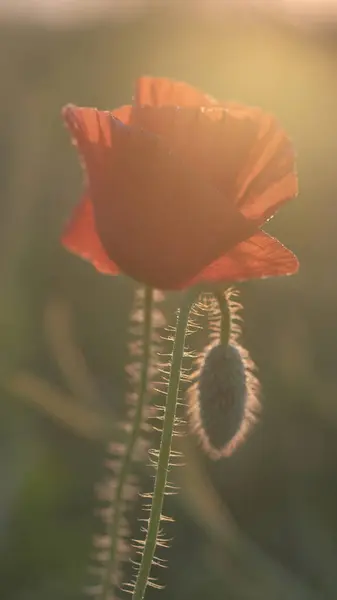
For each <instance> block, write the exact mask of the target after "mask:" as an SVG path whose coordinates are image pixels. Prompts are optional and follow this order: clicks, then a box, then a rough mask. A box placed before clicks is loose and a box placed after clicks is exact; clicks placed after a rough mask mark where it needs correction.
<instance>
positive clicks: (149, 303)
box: [101, 286, 153, 600]
mask: <svg viewBox="0 0 337 600" xmlns="http://www.w3.org/2000/svg"><path fill="white" fill-rule="evenodd" d="M152 308H153V291H152V288H150V287H148V286H146V287H145V298H144V330H143V360H142V370H141V376H140V385H139V395H138V399H137V405H136V411H135V415H134V419H133V423H132V430H131V433H130V436H129V439H128V442H127V446H126V452H125V455H124V456H123V458H122V461H123V462H122V466H121V471H120V474H119V477H118V484H117V488H116V494H115V497H114V517H113V519H112V520H111V523H110V524H109V529H108V532H107V534H108V536H109V538H110V539H111V547H110V556H109V561H108V563H107V566H106V570H105V575H104V580H103V588H102V593H101V599H102V600H107V598H108V597H110V596H109V593H110V588H111V575H112V573H113V571H114V568H115V567H116V566H117V554H118V541H119V529H120V527H119V526H120V520H121V516H122V497H123V491H124V486H125V484H126V479H127V476H128V474H129V472H130V467H131V463H132V459H133V451H134V448H135V444H136V442H137V439H138V437H139V434H140V429H141V426H142V420H143V410H144V407H145V405H146V400H147V391H148V372H149V365H150V356H151V333H152Z"/></svg>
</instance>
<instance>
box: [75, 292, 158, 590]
mask: <svg viewBox="0 0 337 600" xmlns="http://www.w3.org/2000/svg"><path fill="white" fill-rule="evenodd" d="M163 298H164V296H163V294H161V292H158V291H154V290H152V289H151V288H149V287H145V289H143V288H142V289H138V290H136V294H135V301H134V306H133V309H132V311H131V315H130V336H131V339H130V343H129V352H130V356H131V358H132V359H133V361H132V363H131V364H130V365H128V366H127V367H126V372H127V375H128V380H129V389H130V392H129V393H128V394H127V398H126V400H127V406H128V410H127V417H126V421H125V423H124V424H122V423H119V425H118V428H119V430H122V433H123V437H124V439H123V441H122V442H121V443H110V444H109V447H108V452H107V454H108V456H107V460H106V463H105V467H106V477H105V480H104V481H103V482H102V484H100V485H99V486H97V496H98V499H99V501H100V508H99V509H98V511H97V513H98V515H99V516H100V518H101V522H102V525H103V526H104V533H102V534H100V535H96V536H95V537H94V549H95V552H94V556H93V563H95V564H93V565H92V566H91V568H90V573H91V575H92V576H93V577H94V578H95V581H96V583H95V585H94V586H90V587H88V588H87V592H88V593H89V594H90V595H91V596H92V597H94V598H95V599H96V600H112V599H113V598H116V597H117V596H116V593H118V590H119V589H120V586H121V583H122V565H123V563H124V562H125V561H126V560H127V559H129V558H130V554H131V550H132V547H131V544H130V542H129V540H130V537H131V535H130V530H129V526H128V520H127V515H128V513H129V511H130V510H131V508H132V506H133V504H134V502H135V500H136V499H137V497H138V489H139V485H138V480H137V477H136V475H135V474H134V473H133V467H134V465H135V463H136V462H139V461H144V462H145V461H146V458H147V451H148V448H149V441H148V439H147V437H146V433H147V429H148V427H147V419H148V416H149V413H150V412H151V406H150V403H149V394H150V392H151V390H152V389H153V378H154V375H155V373H156V364H157V362H158V358H157V355H158V353H159V350H160V344H161V338H160V335H159V333H158V329H159V328H160V329H161V328H162V327H163V326H164V324H165V318H164V315H163V313H162V312H161V310H160V308H159V305H160V302H161V301H162V300H163Z"/></svg>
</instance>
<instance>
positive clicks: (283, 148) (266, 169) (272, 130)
mask: <svg viewBox="0 0 337 600" xmlns="http://www.w3.org/2000/svg"><path fill="white" fill-rule="evenodd" d="M226 106H227V108H228V111H229V113H230V114H231V115H232V117H233V118H236V119H237V120H241V121H245V120H247V118H248V119H249V120H250V121H251V122H255V123H256V124H258V128H257V135H256V137H255V139H253V140H251V149H250V153H249V155H248V156H247V159H246V161H245V162H244V163H242V167H241V170H240V174H239V180H238V191H237V198H238V206H239V207H240V208H241V210H242V212H243V214H244V215H245V216H246V217H247V218H248V219H254V220H257V221H259V223H260V224H262V223H263V222H264V221H266V220H267V219H268V218H269V217H270V216H272V215H273V214H274V213H275V212H276V210H277V209H278V208H279V207H280V206H281V205H282V204H284V203H285V202H286V201H287V200H290V199H292V198H295V197H296V196H297V194H298V181H297V174H296V171H295V155H294V149H293V146H292V143H291V141H290V139H289V138H288V137H287V135H286V133H285V131H284V130H283V129H282V127H281V126H280V124H279V123H278V121H277V119H276V118H275V117H273V116H272V115H270V114H267V113H265V112H263V111H262V110H261V109H260V108H255V107H247V106H243V105H240V104H236V103H227V104H226Z"/></svg>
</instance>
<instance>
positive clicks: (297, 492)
mask: <svg viewBox="0 0 337 600" xmlns="http://www.w3.org/2000/svg"><path fill="white" fill-rule="evenodd" d="M1 27H2V29H1V31H0V74H1V81H2V83H3V84H2V91H1V98H0V128H1V132H0V175H1V177H0V191H1V200H2V201H1V205H0V214H1V220H0V229H1V235H0V249H1V252H0V282H1V285H0V331H1V335H0V355H1V361H0V389H1V396H0V411H1V420H0V432H1V437H0V440H1V442H0V443H1V448H2V452H1V455H0V465H1V494H0V533H1V535H0V555H1V560H0V581H1V591H2V597H3V598H5V599H6V600H33V599H34V600H39V599H41V600H42V599H45V598H48V600H54V598H55V600H56V599H57V600H68V599H69V600H70V599H71V600H75V599H76V598H80V597H81V593H80V588H81V585H82V581H83V577H84V573H85V568H86V563H87V557H88V555H89V551H90V535H91V531H92V528H93V518H92V514H93V505H94V498H93V485H94V482H95V481H97V480H98V479H99V476H100V472H101V465H102V461H103V455H104V440H105V439H106V436H107V435H108V434H109V431H110V429H111V428H112V427H113V426H114V424H115V423H116V421H117V420H118V418H119V416H120V415H121V414H122V413H123V396H124V387H125V382H124V373H123V366H124V364H125V361H126V337H125V333H126V324H127V316H128V311H129V308H130V305H131V299H132V291H133V286H132V284H131V283H130V282H129V281H128V280H126V279H124V278H118V279H116V278H115V279H113V278H108V277H103V276H100V275H98V274H97V273H95V271H94V270H93V269H92V267H90V266H89V265H87V264H86V263H84V262H81V261H79V260H78V259H77V258H76V257H73V256H69V255H67V254H66V252H65V251H64V250H63V249H62V248H61V247H60V244H59V235H60V232H61V230H62V226H63V223H64V221H65V219H66V218H67V215H68V214H69V211H70V209H71V207H72V206H73V205H74V204H75V202H76V201H77V198H78V196H79V193H80V189H81V178H82V174H81V172H80V168H79V166H78V162H77V157H76V154H75V151H74V149H73V148H72V147H71V145H70V143H69V139H68V135H67V133H66V132H65V131H64V128H63V126H62V123H61V120H60V110H61V107H62V105H63V104H65V103H67V102H74V103H78V104H80V105H93V106H98V107H100V108H108V107H114V106H117V105H119V104H121V103H123V102H128V101H129V99H130V96H131V93H132V82H133V80H134V78H135V77H136V76H138V75H140V74H142V73H151V74H154V75H167V76H173V77H175V78H178V79H184V80H186V81H189V82H190V83H192V84H195V85H198V86H199V87H201V88H203V89H205V90H206V91H207V92H209V93H210V94H212V95H214V96H216V97H219V98H222V99H225V98H229V99H237V100H241V101H244V102H247V103H253V104H254V103H256V104H260V105H262V106H263V107H265V108H268V109H269V110H272V111H274V112H275V113H276V114H277V115H278V116H279V118H280V120H281V121H282V123H284V125H285V126H286V127H287V129H288V131H289V132H290V134H291V136H292V138H293V140H294V143H295V145H296V148H297V151H298V164H299V174H300V183H301V195H300V198H299V200H298V201H296V202H294V203H292V204H291V205H289V206H288V207H287V208H286V209H285V210H284V211H283V212H282V213H281V214H280V215H279V216H278V217H277V219H275V221H273V222H271V223H270V224H269V225H268V229H269V231H270V232H272V233H274V234H275V235H278V236H279V237H280V238H281V240H282V241H283V242H284V243H286V244H288V245H289V246H290V247H291V248H293V249H294V251H296V252H297V253H298V255H299V258H300V260H301V264H302V267H301V271H300V274H299V275H298V276H297V277H295V278H291V279H285V280H280V281H264V282H253V283H251V284H249V285H248V284H247V285H245V286H243V289H242V297H243V300H244V303H245V305H246V309H245V318H246V325H245V332H244V333H245V342H246V343H247V344H248V345H249V348H250V349H251V350H252V354H253V356H254V359H255V360H256V362H257V363H258V364H259V365H260V376H261V380H262V383H263V388H264V395H263V409H264V413H263V420H262V422H261V424H260V425H259V426H258V428H257V429H256V431H255V433H254V435H253V436H252V438H251V439H250V440H249V441H248V442H247V444H246V445H245V446H244V447H243V448H242V450H240V451H239V452H238V453H237V455H234V456H233V457H232V458H231V459H230V460H228V461H224V462H221V463H217V464H210V463H209V462H208V461H207V460H205V459H203V457H202V456H201V455H200V453H199V451H198V450H197V449H196V448H195V447H194V445H193V443H192V441H191V440H185V442H184V443H185V445H186V448H185V449H186V452H187V454H188V457H189V458H188V466H187V467H186V468H185V469H184V470H181V471H177V473H176V477H177V479H178V481H179V482H180V484H181V486H182V493H181V495H180V496H178V497H176V498H172V499H170V500H169V502H168V512H169V513H170V514H174V516H175V518H176V523H175V524H174V525H173V526H172V528H171V531H170V532H169V536H171V534H172V535H174V538H175V539H174V543H173V546H172V549H171V550H170V551H168V552H166V557H167V558H168V559H169V561H170V568H169V569H168V570H166V571H164V572H162V573H160V579H161V581H164V582H165V583H166V586H167V587H166V590H165V591H163V592H161V593H160V594H161V597H162V598H163V600H165V599H166V598H174V599H175V600H180V599H181V600H188V599H189V598H193V600H198V599H199V598H200V600H201V599H202V600H204V598H210V599H212V600H213V599H214V600H217V599H218V598H219V599H220V598H221V599H225V598H226V600H228V599H229V600H231V599H233V600H234V599H235V600H253V599H254V600H255V599H257V600H271V599H273V600H274V599H280V600H281V599H282V600H283V599H284V600H288V599H289V598H290V599H294V600H296V599H302V598H303V599H308V600H311V599H320V600H321V599H327V600H329V599H331V600H335V598H336V594H337V572H336V567H335V565H336V559H337V535H336V531H337V510H336V506H337V485H336V477H335V474H336V469H337V441H336V440H337V438H336V429H337V412H336V410H337V409H336V399H337V398H336V396H337V394H336V392H337V375H336V366H335V363H336V360H335V346H336V339H337V311H336V305H337V302H336V300H337V283H336V277H335V256H336V253H337V237H336V234H335V231H336V225H337V214H336V207H335V194H336V189H337V171H336V156H337V141H336V139H337V138H336V135H335V132H336V130H337V113H336V109H335V107H336V103H337V81H336V69H337V41H336V39H335V38H334V36H333V35H332V34H329V37H324V35H323V34H322V35H318V34H317V35H316V36H314V35H311V36H310V35H309V34H307V35H304V34H303V33H299V31H297V30H296V29H295V28H288V27H287V26H286V25H283V26H281V25H278V24H277V23H276V22H275V23H274V24H270V23H268V21H261V22H260V21H257V20H254V21H252V20H249V19H246V18H241V17H240V16H239V14H238V15H236V16H231V17H228V18H227V19H226V20H223V21H219V22H218V23H217V24H216V25H215V24H211V23H210V22H209V23H208V24H206V23H204V24H201V23H200V21H198V22H193V21H192V20H190V21H187V17H185V16H184V18H182V19H181V20H180V21H179V20H177V19H176V20H174V19H172V20H170V19H168V18H167V17H164V16H160V14H158V15H157V16H154V17H148V18H147V19H144V20H142V21H135V22H133V23H129V24H123V23H122V22H121V23H118V24H108V23H105V24H101V25H100V26H98V27H95V28H89V27H88V28H87V29H83V30H79V29H78V30H74V31H72V30H67V31H62V30H59V31H53V30H48V31H47V30H43V29H42V28H34V27H33V26H30V27H28V26H26V27H25V26H23V25H21V26H17V27H15V26H14V25H13V26H11V27H9V26H5V25H2V26H1ZM174 307H175V298H174V295H170V296H169V297H168V299H167V313H168V314H171V313H172V310H173V308H174ZM142 477H143V484H144V487H145V488H146V489H148V488H149V486H150V483H151V482H150V481H149V479H148V478H149V475H148V474H147V472H146V471H144V473H142ZM135 517H136V515H135ZM135 526H136V524H135ZM135 535H137V530H135ZM149 597H152V592H150V593H149Z"/></svg>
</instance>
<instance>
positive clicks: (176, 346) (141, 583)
mask: <svg viewBox="0 0 337 600" xmlns="http://www.w3.org/2000/svg"><path fill="white" fill-rule="evenodd" d="M193 300H194V294H192V293H191V291H188V292H187V293H186V294H185V295H184V297H183V302H182V305H181V307H180V309H179V312H178V317H177V324H176V328H174V327H173V328H172V327H170V328H169V329H168V333H169V337H168V339H169V340H170V341H171V342H173V350H172V353H171V354H170V355H169V361H168V362H166V363H165V364H164V365H162V368H161V372H162V378H163V382H162V383H163V388H164V389H160V390H158V391H161V392H163V393H164V394H165V396H166V403H165V406H164V407H161V414H160V415H159V417H158V418H159V420H160V421H161V422H162V429H161V442H160V450H159V452H157V451H154V450H153V451H152V452H151V453H150V458H151V462H152V464H153V466H154V467H155V469H156V477H155V485H154V491H153V493H148V494H144V497H145V498H147V499H150V503H149V504H146V505H145V506H144V510H145V511H146V512H147V514H148V517H146V518H144V519H143V521H144V522H145V526H143V527H142V532H143V533H145V540H135V544H136V548H137V551H138V554H139V555H140V562H139V563H135V569H136V578H135V580H134V581H132V582H131V583H130V584H128V585H127V586H126V587H125V589H126V590H127V591H130V592H132V594H133V600H143V598H144V594H145V591H146V588H147V586H152V587H156V588H160V587H161V586H160V585H158V583H157V582H156V580H155V579H154V578H153V577H151V569H152V566H165V561H164V560H163V559H162V558H160V557H156V556H155V551H156V548H158V547H167V546H168V544H169V540H167V539H166V538H165V537H164V535H163V533H162V531H161V525H162V523H163V522H164V521H168V520H172V519H171V518H170V517H165V516H164V515H163V512H162V511H163V503H164V496H165V495H166V494H172V493H175V492H176V488H175V486H173V485H172V484H171V483H170V482H169V481H168V479H167V477H168V472H169V470H170V467H172V466H175V465H176V463H177V462H178V463H179V458H180V454H179V453H178V452H175V451H173V450H172V448H171V446H172V438H173V436H174V435H179V433H180V431H179V428H180V426H181V421H180V420H179V419H178V417H177V414H176V409H177V406H178V404H179V403H180V400H181V398H180V397H179V392H180V381H181V380H182V379H185V380H186V373H184V370H183V369H182V362H183V358H184V355H186V356H189V353H188V352H187V353H186V352H185V338H186V335H189V334H190V333H192V332H193V325H192V326H189V313H190V308H191V305H192V303H193Z"/></svg>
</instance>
